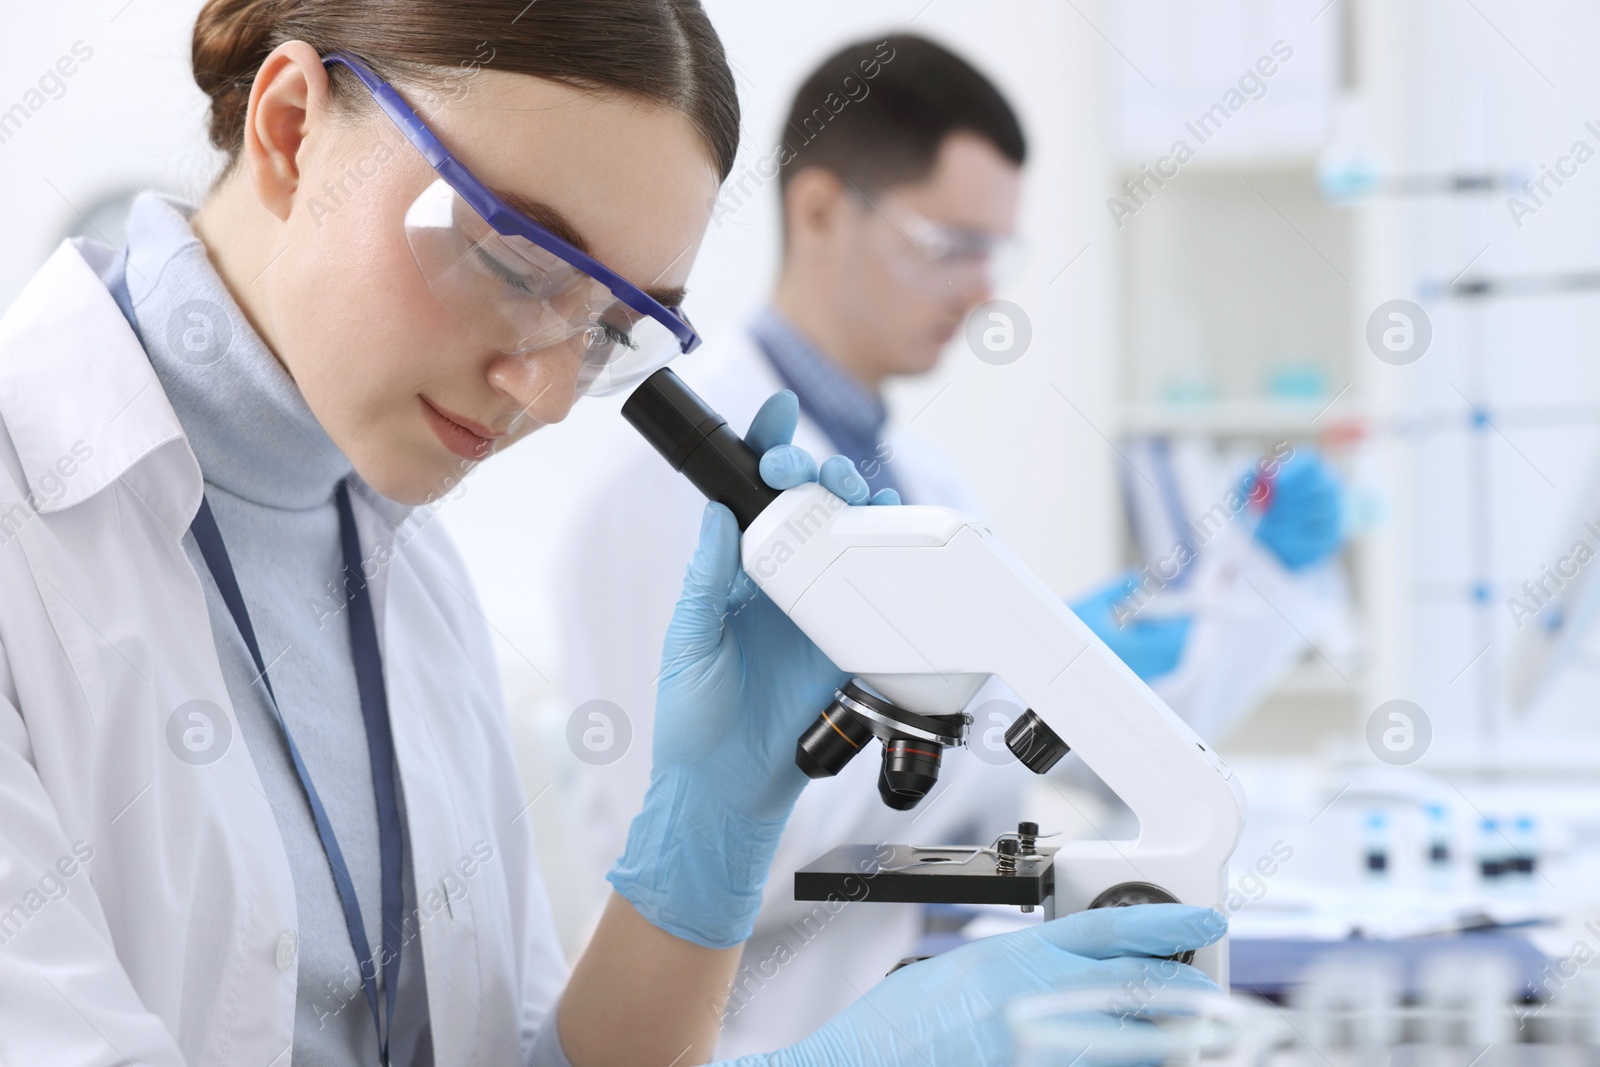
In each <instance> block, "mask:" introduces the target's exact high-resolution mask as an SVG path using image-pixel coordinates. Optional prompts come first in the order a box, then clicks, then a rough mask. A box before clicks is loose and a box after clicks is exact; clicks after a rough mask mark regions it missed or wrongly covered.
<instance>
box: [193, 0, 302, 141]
mask: <svg viewBox="0 0 1600 1067" xmlns="http://www.w3.org/2000/svg"><path fill="white" fill-rule="evenodd" d="M286 6H288V5H287V2H286V0H206V4H205V6H204V7H202V8H201V9H200V14H199V15H198V16H197V17H196V19H195V23H194V43H193V45H192V47H191V49H190V61H191V63H192V64H193V66H194V80H195V84H197V85H199V86H200V88H201V90H202V91H203V92H204V93H205V94H206V95H207V96H209V97H210V98H211V143H212V144H213V145H214V146H216V147H217V148H220V149H222V150H223V151H230V150H231V149H232V148H233V147H234V146H235V145H237V144H238V143H239V141H240V139H241V138H242V136H243V134H244V120H245V113H246V112H247V111H248V109H249V105H250V87H251V85H253V84H254V82H255V77H256V71H257V70H259V69H260V67H261V61H262V60H263V59H265V58H266V57H267V55H268V53H270V52H271V51H272V49H273V36H274V33H275V31H276V30H277V28H278V23H279V17H280V15H281V14H282V12H283V9H284V8H285V7H286Z"/></svg>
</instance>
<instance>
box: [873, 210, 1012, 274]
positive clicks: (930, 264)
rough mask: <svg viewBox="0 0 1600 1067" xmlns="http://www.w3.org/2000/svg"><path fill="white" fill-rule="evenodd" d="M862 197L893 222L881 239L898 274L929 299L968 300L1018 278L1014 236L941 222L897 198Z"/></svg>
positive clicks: (887, 219)
mask: <svg viewBox="0 0 1600 1067" xmlns="http://www.w3.org/2000/svg"><path fill="white" fill-rule="evenodd" d="M860 199H861V200H862V201H863V204H864V206H865V207H867V208H869V209H870V210H873V211H875V212H876V213H877V214H878V215H880V216H882V218H883V220H884V221H885V222H886V223H888V228H889V231H890V232H889V233H887V234H882V235H880V240H881V241H882V243H883V245H884V247H883V252H884V253H885V256H886V258H887V259H888V261H889V263H890V265H891V267H892V269H893V270H894V273H895V276H896V277H898V278H899V279H900V281H901V282H903V283H904V284H906V285H908V286H910V287H912V288H913V289H916V290H918V291H919V292H921V293H923V294H925V295H927V296H930V297H933V298H935V299H944V300H948V299H952V298H966V297H967V296H968V294H971V293H972V292H973V291H975V290H978V289H983V290H992V289H994V288H996V287H997V286H999V285H1000V284H1002V283H1003V282H1005V281H1007V280H1009V279H1010V278H1011V277H1013V276H1014V275H1015V272H1016V268H1017V265H1018V264H1019V263H1020V261H1021V258H1022V250H1021V246H1020V244H1019V242H1018V241H1017V240H1016V238H1015V237H1013V236H1011V235H1010V234H1004V233H994V232H991V231H988V230H976V229H967V228H964V227H960V226H951V225H948V224H947V223H943V222H936V221H935V220H933V219H930V218H928V217H927V216H926V215H923V214H922V213H921V212H918V211H915V210H913V209H912V208H910V207H908V206H906V205H905V204H902V203H900V202H899V201H897V200H895V199H894V198H893V197H892V196H885V197H882V198H880V200H879V201H878V202H876V203H874V202H872V201H869V200H866V198H865V197H861V198H860Z"/></svg>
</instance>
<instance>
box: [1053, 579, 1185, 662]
mask: <svg viewBox="0 0 1600 1067" xmlns="http://www.w3.org/2000/svg"><path fill="white" fill-rule="evenodd" d="M1138 574H1139V572H1138V571H1128V572H1127V573H1126V574H1124V575H1122V576H1121V577H1119V578H1117V579H1116V580H1115V581H1113V582H1111V583H1109V584H1108V585H1105V586H1103V587H1101V588H1100V589H1097V590H1095V591H1094V592H1093V593H1090V594H1089V595H1088V596H1086V597H1084V598H1083V599H1082V600H1078V601H1076V602H1074V603H1072V604H1071V605H1069V606H1070V607H1071V608H1072V610H1073V613H1074V614H1076V615H1077V616H1078V618H1080V619H1082V620H1083V621H1084V623H1086V624H1087V625H1088V627H1089V629H1091V630H1093V631H1094V633H1095V636H1096V637H1098V638H1100V640H1102V641H1104V642H1105V643H1106V644H1107V645H1108V646H1109V647H1110V649H1111V651H1113V652H1115V653H1116V654H1117V657H1118V658H1119V659H1121V660H1122V662H1124V663H1126V664H1127V665H1128V666H1129V667H1130V668H1132V669H1133V673H1134V674H1137V675H1138V676H1139V677H1140V678H1143V679H1144V680H1145V681H1147V682H1148V681H1151V680H1152V679H1155V678H1159V677H1161V676H1162V675H1164V674H1170V673H1172V672H1173V671H1174V670H1176V669H1177V667H1178V660H1179V659H1181V658H1182V656H1183V645H1184V642H1185V641H1186V640H1188V637H1189V626H1190V624H1191V622H1192V621H1193V620H1192V619H1191V618H1190V617H1189V616H1187V615H1180V616H1177V617H1175V618H1173V617H1165V618H1146V617H1144V616H1141V615H1138V614H1135V613H1134V609H1135V608H1136V607H1137V605H1138V604H1139V602H1140V601H1139V599H1138V598H1136V597H1135V596H1134V593H1135V591H1136V590H1137V589H1138V587H1139V586H1138ZM1119 605H1121V610H1120V611H1119V610H1118V607H1119ZM1119 623H1120V625H1119Z"/></svg>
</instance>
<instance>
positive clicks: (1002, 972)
mask: <svg viewBox="0 0 1600 1067" xmlns="http://www.w3.org/2000/svg"><path fill="white" fill-rule="evenodd" d="M869 907H870V905H869ZM1227 927H1228V921H1227V919H1225V918H1224V917H1223V916H1222V914H1221V913H1220V912H1217V911H1214V910H1212V909H1210V908H1194V907H1190V906H1188V905H1186V904H1138V905H1134V906H1132V907H1126V908H1099V909H1097V910H1094V911H1080V912H1077V913H1075V914H1072V915H1068V916H1066V917H1065V918H1061V919H1056V920H1055V921H1053V922H1047V923H1041V924H1040V925H1038V926H1035V927H1030V928H1028V929H1026V930H1018V931H1016V932H1014V933H1009V934H1000V935H998V936H996V937H986V938H984V939H982V940H980V941H973V942H971V943H970V944H966V945H963V946H961V947H960V948H957V949H952V950H951V951H949V952H946V953H944V954H943V955H940V956H935V957H933V958H932V959H927V960H922V961H921V962H919V963H913V964H911V965H910V966H908V967H902V968H901V969H900V970H898V971H895V972H894V973H893V974H891V975H889V976H888V977H887V978H885V979H884V980H883V981H881V982H879V983H878V984H877V985H875V986H873V987H872V988H871V989H870V990H864V991H863V992H862V996H861V999H859V1000H857V1001H856V1002H855V1003H854V1004H852V1005H851V1006H850V1007H848V1008H846V1009H845V1010H844V1011H843V1012H841V1013H839V1014H838V1015H836V1016H835V1017H834V1018H833V1019H831V1020H829V1021H828V1022H827V1023H824V1024H823V1025H822V1027H820V1028H819V1029H818V1030H817V1031H816V1032H815V1033H813V1034H812V1035H811V1036H809V1037H807V1038H805V1039H804V1040H802V1041H799V1042H797V1043H795V1044H793V1045H790V1046H789V1047H788V1048H784V1049H779V1050H778V1051H777V1052H772V1053H764V1054H762V1055H758V1056H744V1057H741V1058H739V1059H737V1060H730V1061H726V1062H725V1063H724V1064H722V1065H721V1067H977V1065H979V1064H985V1065H987V1064H996V1063H1008V1062H1010V1054H1011V1041H1010V1037H1009V1035H1008V1034H1007V1032H1006V1025H1005V1019H1004V1017H1003V1015H1002V1012H1003V1011H1004V1009H1005V1007H1006V1005H1008V1004H1010V1003H1011V1002H1012V1001H1015V1000H1020V999H1021V998H1023V997H1029V996H1034V995H1036V994H1040V993H1053V992H1058V991H1062V990H1072V989H1104V990H1105V991H1106V996H1107V998H1108V999H1109V998H1121V999H1128V998H1130V997H1137V996H1146V997H1148V996H1150V995H1153V994H1154V992H1155V991H1156V990H1157V989H1162V988H1167V989H1182V988H1189V989H1194V988H1201V989H1215V988H1216V985H1215V984H1214V983H1213V982H1212V981H1211V980H1210V979H1209V978H1207V977H1206V976H1205V975H1204V974H1202V973H1201V972H1200V971H1198V970H1196V969H1195V968H1193V967H1190V966H1187V965H1185V964H1182V963H1175V962H1173V961H1171V960H1166V959H1161V958H1160V957H1162V956H1173V955H1177V954H1178V953H1180V952H1184V951H1187V950H1189V949H1193V948H1201V947H1204V946H1205V945H1209V944H1211V943H1212V942H1214V941H1216V940H1217V939H1218V938H1219V937H1221V936H1222V935H1223V934H1224V933H1225V932H1226V931H1227Z"/></svg>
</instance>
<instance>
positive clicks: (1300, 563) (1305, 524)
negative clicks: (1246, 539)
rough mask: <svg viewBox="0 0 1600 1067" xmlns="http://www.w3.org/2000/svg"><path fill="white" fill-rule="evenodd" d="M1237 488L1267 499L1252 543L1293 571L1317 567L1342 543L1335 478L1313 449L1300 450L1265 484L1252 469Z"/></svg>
mask: <svg viewBox="0 0 1600 1067" xmlns="http://www.w3.org/2000/svg"><path fill="white" fill-rule="evenodd" d="M1240 488H1241V489H1242V491H1243V492H1244V493H1245V495H1246V496H1249V497H1250V498H1251V499H1252V500H1259V499H1260V498H1261V497H1262V495H1263V493H1265V495H1266V496H1267V507H1266V512H1265V513H1264V514H1263V515H1262V516H1261V521H1260V522H1259V523H1258V524H1257V525H1256V540H1257V541H1260V542H1261V543H1262V544H1263V545H1265V546H1266V547H1267V548H1268V549H1269V550H1270V551H1271V552H1272V554H1273V555H1275V556H1277V557H1278V559H1279V561H1280V562H1282V564H1283V565H1284V566H1285V567H1288V568H1289V569H1290V570H1292V571H1297V570H1300V569H1301V568H1303V567H1309V566H1311V565H1312V564H1313V563H1320V562H1321V561H1322V560H1324V559H1327V558H1328V557H1329V556H1330V555H1332V554H1333V553H1334V552H1335V551H1337V550H1338V548H1339V546H1340V544H1342V543H1343V541H1344V515H1343V500H1342V495H1341V492H1340V486H1339V479H1338V478H1337V477H1336V476H1335V475H1334V473H1333V470H1332V468H1330V467H1329V466H1328V464H1327V462H1326V461H1324V460H1323V458H1322V457H1321V456H1320V455H1318V454H1317V452H1316V450H1315V449H1311V448H1302V449H1300V450H1298V451H1296V452H1295V454H1294V455H1293V456H1290V457H1289V460H1288V462H1287V463H1284V464H1283V465H1282V466H1280V467H1279V468H1278V473H1277V475H1276V476H1275V477H1271V478H1268V479H1267V480H1266V481H1265V483H1263V482H1262V481H1261V478H1260V475H1259V474H1258V473H1257V472H1255V471H1251V472H1250V473H1249V474H1247V475H1245V476H1244V479H1243V481H1242V482H1241V483H1240Z"/></svg>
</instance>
